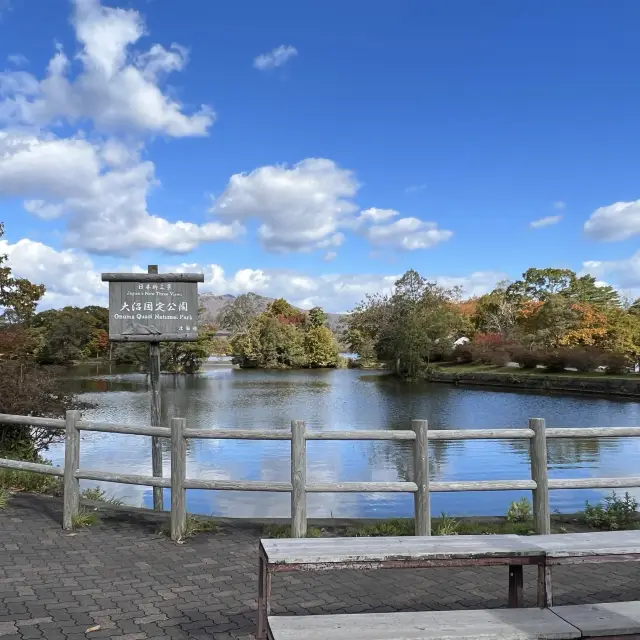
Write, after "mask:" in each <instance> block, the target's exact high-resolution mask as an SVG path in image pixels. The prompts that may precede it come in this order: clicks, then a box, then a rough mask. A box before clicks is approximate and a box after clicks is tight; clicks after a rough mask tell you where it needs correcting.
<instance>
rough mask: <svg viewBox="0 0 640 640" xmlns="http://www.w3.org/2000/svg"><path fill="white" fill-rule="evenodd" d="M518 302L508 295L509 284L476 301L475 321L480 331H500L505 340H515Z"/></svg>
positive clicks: (502, 284) (504, 284)
mask: <svg viewBox="0 0 640 640" xmlns="http://www.w3.org/2000/svg"><path fill="white" fill-rule="evenodd" d="M517 315H518V303H517V302H515V301H513V300H511V299H510V298H509V297H508V296H507V284H506V283H499V284H498V286H497V287H496V288H495V289H494V290H493V291H492V292H491V293H488V294H486V295H484V296H480V298H478V301H477V303H476V311H475V314H474V315H473V323H474V325H475V328H476V330H477V331H479V332H480V333H498V334H500V335H501V336H502V337H503V339H504V340H505V341H510V340H514V339H515V338H516V333H517V331H518V326H517Z"/></svg>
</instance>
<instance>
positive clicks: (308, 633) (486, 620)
mask: <svg viewBox="0 0 640 640" xmlns="http://www.w3.org/2000/svg"><path fill="white" fill-rule="evenodd" d="M581 637H582V635H581V633H580V631H579V630H578V629H577V628H576V627H574V626H573V625H571V624H569V623H568V622H565V621H564V620H563V619H562V618H560V617H558V616H557V615H556V614H555V613H552V612H551V611H550V610H549V609H537V608H535V609H494V610H490V611H423V612H419V613H354V614H350V615H349V614H346V615H345V614H340V615H330V616H270V617H269V633H268V638H269V640H303V639H304V640H454V639H455V640H479V639H482V638H484V639H487V640H488V639H489V638H491V639H493V640H498V639H499V640H564V639H565V638H581Z"/></svg>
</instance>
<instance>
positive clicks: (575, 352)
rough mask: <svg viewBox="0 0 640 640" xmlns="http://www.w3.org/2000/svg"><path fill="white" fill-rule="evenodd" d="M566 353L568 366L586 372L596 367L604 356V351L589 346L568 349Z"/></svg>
mask: <svg viewBox="0 0 640 640" xmlns="http://www.w3.org/2000/svg"><path fill="white" fill-rule="evenodd" d="M566 353H567V366H568V367H575V368H576V369H577V370H578V371H582V372H585V373H586V372H589V371H593V370H594V369H596V368H597V367H598V366H599V365H600V363H601V362H602V361H603V358H604V355H603V353H602V351H600V350H599V349H593V348H589V347H585V348H575V349H567V351H566Z"/></svg>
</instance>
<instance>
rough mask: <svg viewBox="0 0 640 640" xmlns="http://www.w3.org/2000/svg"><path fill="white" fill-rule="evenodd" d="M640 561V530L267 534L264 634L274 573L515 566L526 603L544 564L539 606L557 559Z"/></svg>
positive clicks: (517, 596)
mask: <svg viewBox="0 0 640 640" xmlns="http://www.w3.org/2000/svg"><path fill="white" fill-rule="evenodd" d="M639 560H640V531H612V532H594V533H571V534H558V535H544V536H515V535H491V536H437V537H395V538H316V539H307V538H301V539H286V540H261V541H260V568H259V590H258V636H257V637H258V640H263V639H264V638H265V637H266V633H267V626H268V624H267V617H268V616H269V614H270V609H271V607H270V598H271V574H272V573H274V572H282V571H327V570H334V569H385V568H389V569H416V568H428V567H467V566H477V565H480V566H490V565H508V566H509V600H508V603H509V607H522V605H523V594H522V584H523V575H522V567H523V566H524V565H537V566H538V605H539V606H540V607H545V606H547V607H551V606H552V605H553V589H552V581H551V568H552V567H553V566H557V565H563V564H582V563H602V562H621V561H639ZM427 637H428V636H427ZM639 640H640V639H639Z"/></svg>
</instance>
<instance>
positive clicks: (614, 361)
mask: <svg viewBox="0 0 640 640" xmlns="http://www.w3.org/2000/svg"><path fill="white" fill-rule="evenodd" d="M602 365H603V366H604V367H605V373H608V374H620V373H628V372H629V368H630V367H631V360H630V359H629V357H628V356H626V355H625V354H623V353H614V352H613V351H609V352H607V353H605V354H604V357H603V358H602Z"/></svg>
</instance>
